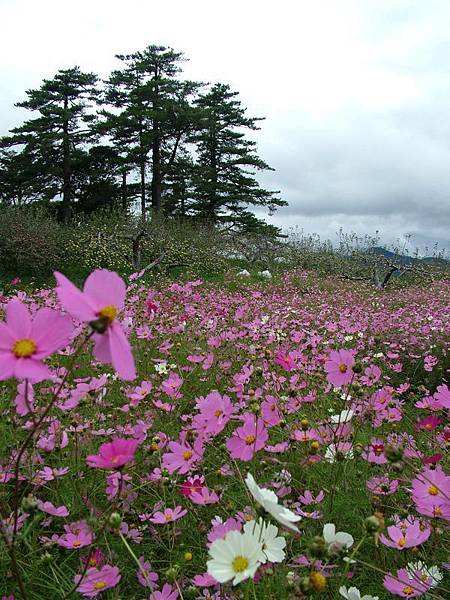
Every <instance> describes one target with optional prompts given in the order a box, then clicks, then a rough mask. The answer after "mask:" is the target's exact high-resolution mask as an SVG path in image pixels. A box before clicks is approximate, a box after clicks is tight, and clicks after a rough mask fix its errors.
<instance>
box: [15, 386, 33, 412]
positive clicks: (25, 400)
mask: <svg viewBox="0 0 450 600" xmlns="http://www.w3.org/2000/svg"><path fill="white" fill-rule="evenodd" d="M14 404H15V406H16V411H17V414H19V415H20V416H21V417H24V416H25V415H27V414H28V413H29V412H35V410H36V409H35V406H34V390H33V386H32V385H31V383H29V382H28V381H22V382H21V383H19V384H18V386H17V396H16V398H15V400H14Z"/></svg>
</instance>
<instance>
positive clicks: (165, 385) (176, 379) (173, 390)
mask: <svg viewBox="0 0 450 600" xmlns="http://www.w3.org/2000/svg"><path fill="white" fill-rule="evenodd" d="M182 385H183V378H182V377H180V376H179V375H178V373H174V372H173V371H171V372H170V373H169V377H168V378H167V379H165V380H164V381H163V382H162V383H161V390H162V391H163V392H164V393H166V394H167V395H168V396H169V397H170V398H172V399H173V400H179V399H180V398H182V397H183V395H182V394H181V393H180V391H179V390H180V387H181V386H182Z"/></svg>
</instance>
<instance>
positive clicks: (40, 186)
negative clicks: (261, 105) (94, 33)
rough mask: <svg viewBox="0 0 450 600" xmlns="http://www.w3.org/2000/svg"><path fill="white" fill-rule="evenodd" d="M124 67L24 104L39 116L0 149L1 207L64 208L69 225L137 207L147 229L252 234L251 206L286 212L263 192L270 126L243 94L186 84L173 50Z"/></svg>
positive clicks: (129, 58)
mask: <svg viewBox="0 0 450 600" xmlns="http://www.w3.org/2000/svg"><path fill="white" fill-rule="evenodd" d="M116 58H117V60H118V61H120V66H119V67H118V68H117V69H116V70H114V71H112V73H111V74H110V76H109V77H108V78H107V79H106V80H104V81H101V80H100V79H99V78H98V77H97V75H95V74H94V73H83V72H82V71H81V70H80V68H79V67H77V66H76V67H73V68H70V69H66V70H60V71H58V72H57V73H56V75H55V76H54V77H53V78H52V79H48V80H46V79H45V80H44V81H43V83H42V85H41V86H40V87H39V88H38V89H34V90H28V91H27V98H26V99H25V100H24V101H22V102H18V103H17V104H16V106H18V107H22V108H26V109H27V110H29V111H31V113H32V116H31V118H30V119H28V120H26V121H25V122H24V123H23V124H22V125H20V126H19V127H15V128H14V129H12V130H11V131H10V133H9V135H7V136H4V137H3V138H1V139H0V203H2V204H3V205H17V206H22V205H24V204H29V203H32V202H41V203H42V202H44V203H50V202H53V203H57V204H56V205H57V206H58V213H59V215H60V218H61V219H62V220H64V221H67V220H69V219H70V218H71V215H72V214H73V212H76V211H82V212H86V213H88V212H91V211H92V210H95V209H96V208H100V207H102V208H104V207H108V206H111V207H114V208H117V207H121V208H122V209H123V210H133V211H136V210H137V208H138V207H139V209H140V213H141V215H142V218H143V219H146V218H148V217H149V216H150V217H151V218H152V219H153V218H158V216H159V215H162V214H164V215H165V216H166V217H171V216H177V217H183V218H189V219H198V220H201V221H204V222H211V223H231V224H234V225H235V226H242V227H247V228H248V227H251V228H254V227H259V226H260V225H258V223H261V220H260V219H257V218H256V217H255V216H254V215H253V213H251V212H250V210H251V208H252V207H263V208H266V209H268V210H269V211H273V210H275V209H276V208H277V207H278V206H282V205H284V204H286V202H284V201H283V200H281V199H280V198H278V197H277V192H274V191H269V190H265V189H263V188H262V187H261V186H260V184H259V183H258V181H257V173H258V172H260V171H265V170H271V167H270V166H269V165H268V164H267V163H266V162H265V161H264V160H263V159H261V158H260V157H259V156H258V154H257V148H256V142H255V141H254V139H249V138H248V134H247V132H250V131H255V130H258V129H259V125H258V124H259V122H260V121H262V120H263V119H262V118H259V117H250V116H248V115H247V114H246V109H245V108H244V107H243V106H242V104H241V101H240V100H239V94H238V92H236V91H233V90H231V89H230V87H229V86H228V85H225V84H223V83H217V84H214V85H207V84H204V83H201V82H195V81H189V80H185V79H183V77H182V74H183V73H182V65H183V63H184V62H185V60H186V59H185V58H184V56H183V54H182V53H181V52H176V51H174V50H173V49H172V48H168V47H164V46H155V45H150V46H148V47H147V48H145V49H144V50H142V51H139V52H134V53H132V54H126V55H116ZM136 201H138V206H136Z"/></svg>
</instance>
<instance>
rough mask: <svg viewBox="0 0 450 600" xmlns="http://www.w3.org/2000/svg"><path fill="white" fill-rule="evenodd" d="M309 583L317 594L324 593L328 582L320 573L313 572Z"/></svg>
mask: <svg viewBox="0 0 450 600" xmlns="http://www.w3.org/2000/svg"><path fill="white" fill-rule="evenodd" d="M309 581H310V583H311V586H312V587H313V589H314V590H315V591H316V592H323V590H324V589H325V588H326V587H327V580H326V579H325V577H324V576H323V575H322V573H319V572H318V571H313V572H312V573H311V574H310V576H309Z"/></svg>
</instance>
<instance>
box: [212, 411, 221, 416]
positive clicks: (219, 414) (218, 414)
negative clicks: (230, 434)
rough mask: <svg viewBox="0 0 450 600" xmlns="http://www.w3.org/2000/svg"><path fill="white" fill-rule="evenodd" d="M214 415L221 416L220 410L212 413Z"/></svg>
mask: <svg viewBox="0 0 450 600" xmlns="http://www.w3.org/2000/svg"><path fill="white" fill-rule="evenodd" d="M214 416H215V417H220V416H222V411H221V410H216V412H215V413H214Z"/></svg>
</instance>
